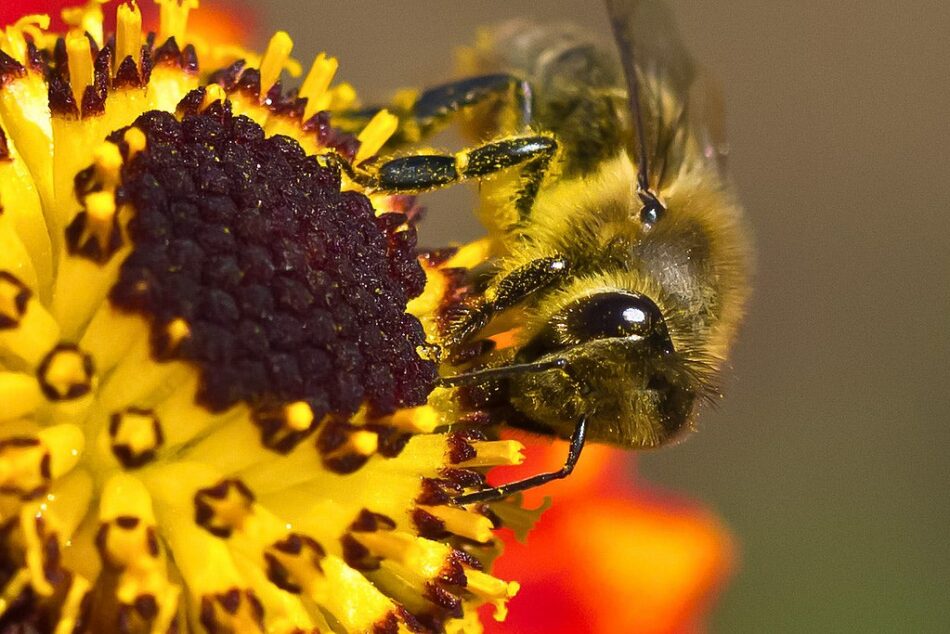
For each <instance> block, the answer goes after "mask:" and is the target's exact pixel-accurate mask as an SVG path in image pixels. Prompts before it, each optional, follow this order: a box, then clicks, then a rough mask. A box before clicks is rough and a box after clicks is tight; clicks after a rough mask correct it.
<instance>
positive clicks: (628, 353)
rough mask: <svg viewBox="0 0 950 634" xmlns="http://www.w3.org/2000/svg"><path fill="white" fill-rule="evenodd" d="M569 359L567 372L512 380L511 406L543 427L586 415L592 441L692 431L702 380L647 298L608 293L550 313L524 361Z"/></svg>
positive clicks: (637, 443) (641, 439) (625, 442)
mask: <svg viewBox="0 0 950 634" xmlns="http://www.w3.org/2000/svg"><path fill="white" fill-rule="evenodd" d="M558 358H561V359H564V360H565V361H566V362H567V363H566V370H565V371H560V370H552V371H548V372H544V373H536V374H526V375H522V376H519V377H516V378H514V379H512V382H511V386H510V388H511V391H510V398H511V402H512V403H513V404H514V406H515V407H516V408H518V409H519V410H520V411H521V412H522V413H523V414H524V415H526V416H527V417H528V418H530V419H531V420H533V421H534V422H536V423H537V424H538V425H539V426H541V427H550V428H552V429H554V430H555V431H561V432H563V431H565V430H569V429H570V425H571V423H572V422H573V421H574V420H576V419H577V418H578V417H579V416H580V415H582V414H586V415H587V416H588V417H589V420H590V425H589V427H590V431H589V432H588V435H589V436H590V437H591V439H593V440H599V441H602V442H608V443H612V444H618V445H622V446H625V447H633V448H640V447H654V446H658V445H661V444H664V443H667V442H669V441H671V440H673V439H675V438H677V437H678V436H679V435H680V434H681V432H683V431H685V430H688V429H689V427H690V422H691V421H692V419H693V413H694V410H695V405H696V403H697V401H698V400H699V399H700V397H702V396H703V394H704V392H705V388H704V385H703V381H702V380H701V379H700V378H698V375H697V373H696V372H695V371H694V370H693V369H692V368H691V367H690V362H689V360H688V359H687V356H686V355H684V354H682V352H681V351H677V350H676V347H675V345H674V343H673V339H672V338H671V336H670V331H669V328H668V325H667V320H666V319H665V317H664V315H663V312H662V311H661V309H660V308H659V307H658V306H657V304H656V303H655V302H654V301H653V300H652V299H651V298H650V297H648V296H647V295H645V294H641V293H637V292H632V291H628V290H621V289H612V290H611V289H603V290H599V291H597V292H594V293H591V294H585V295H582V296H580V297H575V298H574V299H572V300H571V301H570V302H568V303H566V304H564V305H563V306H561V307H560V308H559V309H558V310H557V311H556V312H555V313H553V314H551V315H549V316H548V317H547V319H546V320H545V321H544V323H543V326H542V327H541V328H540V329H539V330H538V331H537V332H536V333H534V334H533V336H532V337H531V338H530V340H529V341H527V342H526V343H525V345H524V346H523V347H522V348H521V350H520V351H519V353H518V356H517V361H518V362H519V363H529V362H535V361H547V360H553V359H558Z"/></svg>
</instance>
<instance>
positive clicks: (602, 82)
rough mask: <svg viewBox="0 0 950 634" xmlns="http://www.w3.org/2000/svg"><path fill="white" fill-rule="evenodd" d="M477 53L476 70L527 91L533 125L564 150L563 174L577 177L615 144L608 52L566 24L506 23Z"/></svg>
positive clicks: (617, 81) (614, 87)
mask: <svg viewBox="0 0 950 634" xmlns="http://www.w3.org/2000/svg"><path fill="white" fill-rule="evenodd" d="M491 33H492V38H491V43H492V45H491V47H490V49H481V50H478V51H477V55H478V60H477V64H478V67H479V68H478V70H479V71H485V72H489V71H507V72H511V73H513V74H515V75H517V76H519V77H523V78H525V79H527V80H528V81H529V82H530V83H531V86H532V90H533V105H534V122H533V123H534V125H535V126H536V127H538V128H540V129H543V130H547V131H550V132H553V133H554V134H555V135H557V137H558V138H559V139H560V141H561V143H562V145H563V147H564V148H565V150H566V156H565V158H566V165H565V171H566V172H567V173H568V175H570V174H583V173H586V172H589V171H590V170H592V169H594V168H595V167H596V166H597V165H598V164H599V163H600V162H601V161H603V160H605V159H607V158H610V157H612V156H613V155H614V154H615V153H616V150H617V149H619V147H620V146H621V143H622V140H621V134H622V133H621V127H622V122H621V121H619V119H618V114H617V108H616V106H615V104H616V97H617V94H618V90H620V89H621V86H622V82H621V75H620V72H619V69H618V67H617V63H616V61H615V58H614V56H613V54H612V53H611V52H610V51H609V49H606V48H605V47H603V46H602V45H601V44H600V43H599V42H598V41H597V39H596V38H595V37H594V36H593V35H591V34H590V33H587V32H585V31H584V30H582V29H579V28H578V27H576V26H573V25H569V24H562V25H541V24H535V23H531V22H528V21H524V20H516V21H511V22H506V23H503V24H501V25H499V26H498V27H497V28H496V29H493V30H492V31H491Z"/></svg>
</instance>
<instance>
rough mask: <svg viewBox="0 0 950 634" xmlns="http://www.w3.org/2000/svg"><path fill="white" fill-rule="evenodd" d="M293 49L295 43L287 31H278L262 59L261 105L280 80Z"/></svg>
mask: <svg viewBox="0 0 950 634" xmlns="http://www.w3.org/2000/svg"><path fill="white" fill-rule="evenodd" d="M293 48H294V41H293V40H292V39H290V36H289V35H288V34H287V32H286V31H277V33H274V36H273V37H272V38H271V39H270V43H268V45H267V51H266V52H265V53H264V57H263V58H261V95H260V101H261V103H264V101H265V99H266V98H267V93H268V92H270V89H271V88H273V86H274V84H276V83H277V80H278V79H279V78H280V71H282V70H283V69H284V65H285V64H286V63H287V60H288V59H289V58H290V51H292V50H293Z"/></svg>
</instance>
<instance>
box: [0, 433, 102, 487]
mask: <svg viewBox="0 0 950 634" xmlns="http://www.w3.org/2000/svg"><path fill="white" fill-rule="evenodd" d="M85 441H86V440H85V436H84V435H83V432H82V430H81V429H80V428H79V427H77V426H76V425H69V424H63V425H56V426H53V427H49V428H47V429H43V430H40V431H39V432H38V433H37V434H36V435H35V436H19V437H13V438H6V439H4V440H2V441H0V491H3V492H6V493H14V494H18V495H21V496H23V497H24V498H27V499H28V498H31V497H35V496H36V495H38V494H39V493H41V492H43V491H44V490H45V488H46V485H47V484H48V483H49V482H50V481H51V480H53V479H56V478H59V477H61V476H62V475H63V474H65V473H68V472H69V471H71V470H72V469H73V467H75V466H76V463H77V462H79V458H80V456H81V455H82V452H83V450H84V448H85Z"/></svg>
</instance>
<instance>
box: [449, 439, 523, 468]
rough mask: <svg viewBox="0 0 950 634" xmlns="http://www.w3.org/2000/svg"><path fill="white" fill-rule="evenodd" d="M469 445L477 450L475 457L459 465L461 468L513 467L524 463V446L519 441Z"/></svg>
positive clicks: (494, 441)
mask: <svg viewBox="0 0 950 634" xmlns="http://www.w3.org/2000/svg"><path fill="white" fill-rule="evenodd" d="M469 444H470V445H471V446H472V448H473V449H475V457H474V458H471V459H469V460H465V461H464V462H460V463H458V465H457V466H459V467H462V468H466V467H495V466H513V465H519V464H521V463H522V462H524V453H523V452H524V445H522V444H521V443H520V442H518V441H517V440H488V441H485V440H475V441H469Z"/></svg>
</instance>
